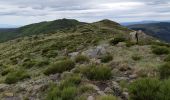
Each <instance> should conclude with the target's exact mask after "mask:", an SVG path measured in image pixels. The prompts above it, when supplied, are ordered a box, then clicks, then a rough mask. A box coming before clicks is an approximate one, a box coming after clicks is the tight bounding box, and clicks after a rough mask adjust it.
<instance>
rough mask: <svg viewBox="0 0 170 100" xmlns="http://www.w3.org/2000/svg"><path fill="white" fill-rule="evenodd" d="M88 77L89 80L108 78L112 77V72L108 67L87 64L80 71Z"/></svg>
mask: <svg viewBox="0 0 170 100" xmlns="http://www.w3.org/2000/svg"><path fill="white" fill-rule="evenodd" d="M82 73H83V74H84V75H85V76H86V77H87V78H88V79H91V80H99V81H100V80H102V81H104V80H109V79H110V78H111V77H112V72H111V69H110V68H109V67H106V66H96V65H89V66H87V67H86V68H84V69H83V72H82Z"/></svg>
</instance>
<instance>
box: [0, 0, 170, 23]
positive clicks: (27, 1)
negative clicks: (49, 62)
mask: <svg viewBox="0 0 170 100" xmlns="http://www.w3.org/2000/svg"><path fill="white" fill-rule="evenodd" d="M169 16H170V0H0V24H12V25H25V24H30V23H36V22H41V21H50V20H55V19H61V18H71V19H78V20H80V21H85V22H94V21H98V20H101V19H111V20H114V21H117V22H135V21H143V20H156V21H163V20H170V17H169Z"/></svg>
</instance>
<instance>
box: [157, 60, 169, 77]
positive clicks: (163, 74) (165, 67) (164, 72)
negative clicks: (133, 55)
mask: <svg viewBox="0 0 170 100" xmlns="http://www.w3.org/2000/svg"><path fill="white" fill-rule="evenodd" d="M159 72H160V78H161V79H167V78H169V77H170V62H168V63H166V64H164V65H162V66H161V67H160V68H159Z"/></svg>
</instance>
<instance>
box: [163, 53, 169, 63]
mask: <svg viewBox="0 0 170 100" xmlns="http://www.w3.org/2000/svg"><path fill="white" fill-rule="evenodd" d="M164 61H167V62H170V54H169V55H168V56H167V57H166V58H165V59H164Z"/></svg>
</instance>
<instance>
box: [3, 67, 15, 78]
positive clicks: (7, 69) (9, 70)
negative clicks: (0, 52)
mask: <svg viewBox="0 0 170 100" xmlns="http://www.w3.org/2000/svg"><path fill="white" fill-rule="evenodd" d="M12 71H14V69H12V68H5V69H3V70H2V72H1V75H2V76H5V75H7V74H8V73H10V72H12Z"/></svg>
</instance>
